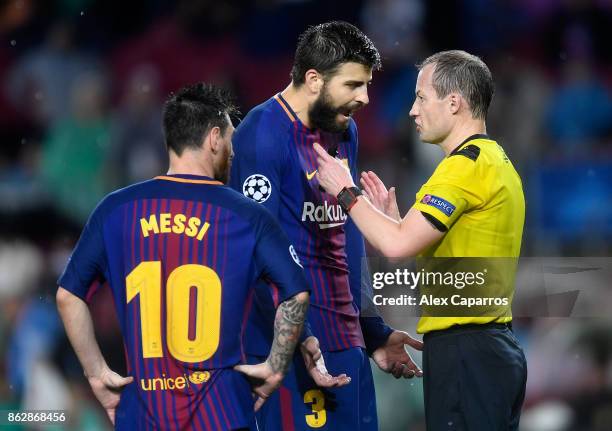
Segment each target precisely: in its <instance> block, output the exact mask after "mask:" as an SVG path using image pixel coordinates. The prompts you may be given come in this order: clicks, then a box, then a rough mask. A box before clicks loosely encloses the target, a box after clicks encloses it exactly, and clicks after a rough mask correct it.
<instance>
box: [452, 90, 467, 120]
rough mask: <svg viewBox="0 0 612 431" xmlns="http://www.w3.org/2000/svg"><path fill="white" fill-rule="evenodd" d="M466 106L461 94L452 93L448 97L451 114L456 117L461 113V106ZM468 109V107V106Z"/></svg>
mask: <svg viewBox="0 0 612 431" xmlns="http://www.w3.org/2000/svg"><path fill="white" fill-rule="evenodd" d="M462 104H465V99H464V98H463V97H462V96H461V95H460V94H459V93H451V94H449V96H448V107H449V109H450V113H451V114H453V115H455V114H457V113H458V112H459V109H460V108H461V105H462ZM466 108H467V106H466Z"/></svg>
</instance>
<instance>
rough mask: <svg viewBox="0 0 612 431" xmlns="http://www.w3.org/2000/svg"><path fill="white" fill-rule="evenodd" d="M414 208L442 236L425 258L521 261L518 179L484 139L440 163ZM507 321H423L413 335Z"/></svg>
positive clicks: (499, 149)
mask: <svg viewBox="0 0 612 431" xmlns="http://www.w3.org/2000/svg"><path fill="white" fill-rule="evenodd" d="M413 208H415V209H417V210H419V211H421V213H422V214H423V215H424V216H425V217H426V218H427V219H428V220H429V221H430V222H431V223H432V224H433V225H434V226H436V227H437V228H438V229H439V230H442V231H444V232H446V234H445V235H444V237H443V238H442V239H441V240H440V241H439V242H437V243H436V244H433V245H432V246H431V247H430V248H429V249H427V250H426V251H425V252H424V253H423V254H422V256H424V257H510V258H516V257H518V256H519V253H520V248H521V240H522V234H523V225H524V221H525V199H524V195H523V187H522V183H521V179H520V177H519V175H518V173H517V172H516V170H515V168H514V166H513V165H512V163H511V161H510V160H509V159H508V157H507V155H506V153H505V152H504V150H503V149H502V147H501V146H500V145H498V144H497V142H495V141H494V140H492V139H490V138H489V137H488V136H487V135H474V136H471V137H469V138H468V139H466V140H465V141H464V142H463V143H461V144H460V145H459V146H458V147H457V148H456V149H455V150H454V151H452V152H451V153H450V154H449V155H448V157H446V158H445V159H444V160H442V162H441V163H440V164H439V165H438V167H437V168H436V170H435V171H434V173H433V174H432V176H431V177H430V178H429V180H428V181H427V182H426V183H425V184H424V185H423V186H422V187H421V189H420V190H419V191H418V193H417V195H416V201H415V203H414V205H413ZM508 288H512V289H513V287H510V286H508ZM510 320H511V317H508V316H504V317H498V318H495V317H494V316H493V317H486V318H485V317H463V318H446V317H423V318H421V320H420V321H419V324H418V326H417V330H418V332H420V333H425V332H429V331H432V330H439V329H445V328H448V327H450V326H452V325H454V324H465V323H486V322H487V321H495V322H501V323H503V322H507V321H510Z"/></svg>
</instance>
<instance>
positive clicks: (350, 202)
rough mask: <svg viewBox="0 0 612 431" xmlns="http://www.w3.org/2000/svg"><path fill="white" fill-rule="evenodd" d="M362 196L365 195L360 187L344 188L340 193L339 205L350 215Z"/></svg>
mask: <svg viewBox="0 0 612 431" xmlns="http://www.w3.org/2000/svg"><path fill="white" fill-rule="evenodd" d="M361 195H363V192H362V191H361V189H360V188H359V187H344V188H343V189H342V190H340V193H338V204H339V205H340V207H341V208H342V209H343V210H344V212H345V213H347V214H348V212H349V211H350V210H351V208H353V206H355V204H356V203H357V198H358V197H359V196H361Z"/></svg>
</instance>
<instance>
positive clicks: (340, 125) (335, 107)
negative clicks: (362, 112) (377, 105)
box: [308, 62, 372, 132]
mask: <svg viewBox="0 0 612 431" xmlns="http://www.w3.org/2000/svg"><path fill="white" fill-rule="evenodd" d="M371 81H372V69H370V68H369V67H367V66H364V65H362V64H359V63H353V62H350V63H344V64H342V65H341V66H340V67H339V68H338V70H337V71H336V73H335V74H334V75H333V76H332V77H331V78H329V79H328V80H327V81H326V82H325V84H324V85H323V88H322V89H321V93H320V94H319V97H318V98H317V100H316V101H315V102H314V103H313V105H312V106H311V107H310V109H309V111H308V116H309V119H310V121H311V123H312V126H313V127H314V128H317V129H321V130H325V131H327V132H343V131H344V130H346V129H347V128H348V126H349V119H350V118H351V116H352V115H353V114H354V113H355V112H356V111H358V110H359V109H361V108H363V107H364V106H365V105H367V104H368V102H369V99H368V85H369V84H370V82H371Z"/></svg>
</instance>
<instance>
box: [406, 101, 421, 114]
mask: <svg viewBox="0 0 612 431" xmlns="http://www.w3.org/2000/svg"><path fill="white" fill-rule="evenodd" d="M408 115H410V116H411V117H412V118H416V117H417V116H418V115H419V110H418V108H417V104H416V100H415V101H414V103H413V104H412V108H410V112H409V113H408Z"/></svg>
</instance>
